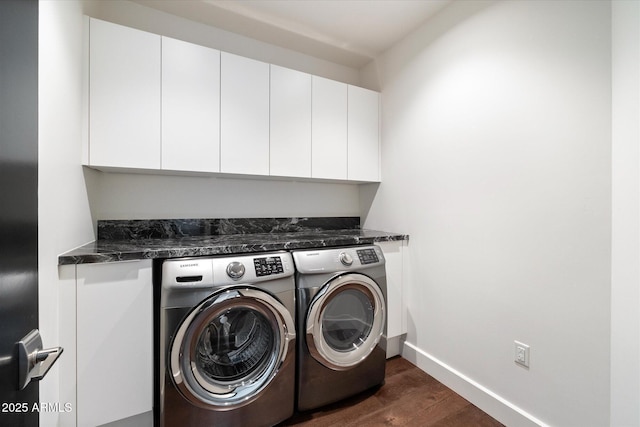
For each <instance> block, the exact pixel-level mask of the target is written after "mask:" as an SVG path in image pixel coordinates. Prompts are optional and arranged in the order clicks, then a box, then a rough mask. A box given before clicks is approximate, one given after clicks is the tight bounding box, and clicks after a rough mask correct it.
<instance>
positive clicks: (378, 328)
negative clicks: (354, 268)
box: [306, 274, 385, 370]
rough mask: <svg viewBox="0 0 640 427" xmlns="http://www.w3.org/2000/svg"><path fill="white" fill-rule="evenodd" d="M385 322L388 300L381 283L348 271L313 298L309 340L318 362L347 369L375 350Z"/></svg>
mask: <svg viewBox="0 0 640 427" xmlns="http://www.w3.org/2000/svg"><path fill="white" fill-rule="evenodd" d="M384 325H385V303H384V296H383V294H382V291H381V290H380V287H379V286H378V285H377V284H376V282H374V281H373V280H371V279H370V278H369V277H367V276H365V275H362V274H345V275H342V276H338V277H336V278H334V279H332V280H331V281H329V282H328V283H327V284H326V285H325V286H324V287H323V288H322V289H321V290H320V292H318V294H317V295H316V296H315V297H314V299H313V301H312V302H311V304H310V306H309V311H308V312H307V319H306V341H307V345H308V347H309V351H310V353H311V355H312V356H313V357H314V359H316V360H317V361H318V362H320V363H322V364H323V365H324V366H326V367H328V368H331V369H334V370H345V369H349V368H350V367H352V366H355V365H357V364H358V363H360V362H361V361H362V360H364V359H365V358H366V357H367V356H368V355H369V354H370V353H371V352H372V351H373V349H374V348H375V347H376V345H378V342H379V341H380V337H381V336H382V333H383V331H384Z"/></svg>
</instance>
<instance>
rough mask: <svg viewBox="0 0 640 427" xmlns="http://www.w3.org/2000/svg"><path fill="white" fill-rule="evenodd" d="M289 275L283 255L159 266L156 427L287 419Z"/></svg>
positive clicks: (290, 392)
mask: <svg viewBox="0 0 640 427" xmlns="http://www.w3.org/2000/svg"><path fill="white" fill-rule="evenodd" d="M293 273H294V265H293V261H292V258H291V255H290V254H289V253H287V252H278V253H261V254H253V255H247V254H244V255H239V256H228V255H227V256H224V257H207V258H203V257H200V258H182V259H170V260H165V261H163V262H162V265H161V280H160V283H161V287H160V302H159V333H158V334H157V339H158V343H157V345H158V347H159V348H158V350H159V354H157V356H156V357H157V358H158V362H157V366H158V372H157V375H158V377H157V378H156V388H157V395H156V422H157V423H158V424H159V425H160V426H165V427H170V426H180V427H189V426H198V427H200V426H208V425H212V426H216V427H224V426H233V427H237V426H243V427H254V426H272V425H275V424H277V423H279V422H281V421H283V420H285V419H287V418H289V417H290V416H291V415H292V414H293V412H294V398H295V360H296V357H295V356H296V344H295V343H296V333H295V323H294V315H295V284H294V276H293Z"/></svg>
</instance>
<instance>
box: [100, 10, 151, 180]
mask: <svg viewBox="0 0 640 427" xmlns="http://www.w3.org/2000/svg"><path fill="white" fill-rule="evenodd" d="M89 55H90V62H89V164H90V165H91V166H111V167H127V168H141V169H159V168H160V36H158V35H155V34H151V33H146V32H144V31H139V30H135V29H132V28H127V27H123V26H121V25H116V24H112V23H109V22H104V21H100V20H97V19H91V20H90V40H89Z"/></svg>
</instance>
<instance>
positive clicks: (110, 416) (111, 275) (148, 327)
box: [74, 261, 153, 426]
mask: <svg viewBox="0 0 640 427" xmlns="http://www.w3.org/2000/svg"><path fill="white" fill-rule="evenodd" d="M76 280H77V282H76V286H77V292H76V298H77V314H76V316H77V350H76V351H77V383H78V386H77V402H78V403H77V405H78V406H77V410H75V411H74V412H75V413H76V416H77V423H78V426H96V425H102V424H105V423H109V422H112V421H116V420H120V419H123V418H127V417H131V416H133V415H137V414H141V413H145V412H149V411H152V409H153V334H152V332H153V314H152V295H153V291H152V289H153V286H152V282H151V261H136V262H118V263H105V264H87V265H85V264H78V266H77V279H76ZM74 409H75V408H74Z"/></svg>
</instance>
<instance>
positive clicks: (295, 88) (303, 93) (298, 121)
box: [269, 65, 311, 178]
mask: <svg viewBox="0 0 640 427" xmlns="http://www.w3.org/2000/svg"><path fill="white" fill-rule="evenodd" d="M270 102H271V117H270V119H271V126H270V136H271V138H270V147H269V157H270V173H271V175H275V176H294V177H304V178H309V177H311V75H310V74H306V73H302V72H300V71H295V70H290V69H287V68H282V67H278V66H276V65H271V101H270Z"/></svg>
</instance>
